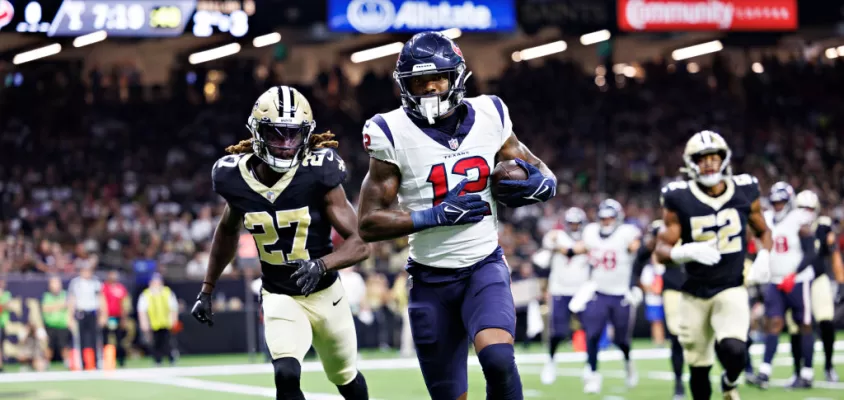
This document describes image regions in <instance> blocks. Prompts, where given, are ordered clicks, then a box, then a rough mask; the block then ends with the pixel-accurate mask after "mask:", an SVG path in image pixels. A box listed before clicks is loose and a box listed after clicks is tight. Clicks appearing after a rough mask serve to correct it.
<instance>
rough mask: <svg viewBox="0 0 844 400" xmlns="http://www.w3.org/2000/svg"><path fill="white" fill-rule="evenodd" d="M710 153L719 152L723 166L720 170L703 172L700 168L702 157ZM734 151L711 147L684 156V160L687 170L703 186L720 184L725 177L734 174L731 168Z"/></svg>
mask: <svg viewBox="0 0 844 400" xmlns="http://www.w3.org/2000/svg"><path fill="white" fill-rule="evenodd" d="M709 154H718V155H720V156H721V166H720V167H719V169H718V171H716V172H714V173H710V174H703V173H702V172H701V170H700V165H699V164H698V163H699V162H700V159H701V158H702V157H703V156H706V155H709ZM731 156H732V152H731V151H730V150H729V149H722V148H711V149H706V150H702V151H700V152H697V153H695V154H693V155H691V156H683V161H684V162H685V163H686V169H687V172H688V173H689V174H690V175H691V176H692V179H694V180H695V181H697V182H698V183H700V184H701V185H703V186H706V187H713V186H715V185H717V184H719V183H720V182H721V181H723V180H724V179H728V178H729V177H730V176H731V175H732V170H731V169H730V157H731Z"/></svg>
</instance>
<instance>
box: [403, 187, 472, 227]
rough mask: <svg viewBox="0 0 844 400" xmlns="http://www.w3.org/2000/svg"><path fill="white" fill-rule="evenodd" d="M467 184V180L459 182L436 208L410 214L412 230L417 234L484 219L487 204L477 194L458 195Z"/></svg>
mask: <svg viewBox="0 0 844 400" xmlns="http://www.w3.org/2000/svg"><path fill="white" fill-rule="evenodd" d="M468 182H469V180H468V179H463V180H462V181H460V183H458V184H457V186H455V187H454V189H451V190H449V191H448V193H446V195H445V198H444V199H443V201H442V203H440V204H438V205H437V206H435V207H432V208H429V209H427V210H421V211H413V212H411V213H410V217H411V218H412V219H413V228H414V229H415V230H416V231H417V232H418V231H421V230H423V229H427V228H432V227H435V226H448V225H463V224H473V223H476V222H479V221H480V220H482V219H484V214H486V211H487V203H486V202H485V201H483V199H481V196H480V195H478V194H466V195H463V196H461V195H460V192H462V191H463V187H464V186H466V183H468Z"/></svg>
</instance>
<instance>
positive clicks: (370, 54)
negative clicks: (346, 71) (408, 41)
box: [352, 42, 404, 64]
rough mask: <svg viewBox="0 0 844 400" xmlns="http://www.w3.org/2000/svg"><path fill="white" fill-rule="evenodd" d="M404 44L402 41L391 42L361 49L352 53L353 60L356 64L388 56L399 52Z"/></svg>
mask: <svg viewBox="0 0 844 400" xmlns="http://www.w3.org/2000/svg"><path fill="white" fill-rule="evenodd" d="M402 47H404V44H403V43H401V42H393V43H390V44H385V45H383V46H378V47H373V48H371V49H367V50H361V51H358V52H355V53H352V62H353V63H355V64H358V63H362V62H366V61H371V60H375V59H377V58H381V57H387V56H389V55H393V54H398V53H399V52H400V51H401V49H402Z"/></svg>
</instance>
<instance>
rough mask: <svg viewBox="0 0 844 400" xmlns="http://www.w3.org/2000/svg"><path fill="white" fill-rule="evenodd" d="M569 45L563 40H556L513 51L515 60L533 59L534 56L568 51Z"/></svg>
mask: <svg viewBox="0 0 844 400" xmlns="http://www.w3.org/2000/svg"><path fill="white" fill-rule="evenodd" d="M567 48H568V45H567V44H566V42H564V41H562V40H558V41H556V42H551V43H546V44H543V45H540V46H536V47H531V48H527V49H524V50H521V51H514V52H513V61H515V62H519V61H526V60H533V59H534V58H539V57H545V56H550V55H551V54H557V53H562V52H564V51H566V49H567Z"/></svg>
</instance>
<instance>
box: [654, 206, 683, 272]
mask: <svg viewBox="0 0 844 400" xmlns="http://www.w3.org/2000/svg"><path fill="white" fill-rule="evenodd" d="M662 221H663V222H664V225H663V226H662V228H660V229H659V233H657V235H656V246H655V247H654V254H655V255H656V260H657V261H659V262H660V263H663V264H666V265H671V249H673V248H674V245H675V244H677V242H678V241H679V240H680V235H681V234H682V229H683V227H682V225H680V218H679V217H678V216H677V213H675V212H674V211H671V210H669V209H667V208H665V207H663V208H662Z"/></svg>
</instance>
